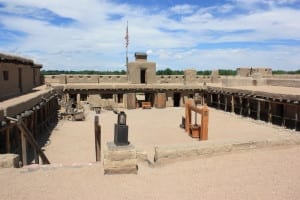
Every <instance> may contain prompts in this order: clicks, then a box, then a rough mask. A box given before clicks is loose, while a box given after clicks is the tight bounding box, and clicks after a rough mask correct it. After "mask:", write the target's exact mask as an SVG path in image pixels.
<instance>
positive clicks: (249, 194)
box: [0, 147, 300, 200]
mask: <svg viewBox="0 0 300 200" xmlns="http://www.w3.org/2000/svg"><path fill="white" fill-rule="evenodd" d="M299 169H300V147H294V148H288V149H272V150H259V151H251V152H242V153H234V154H227V155H222V156H214V157H209V158H205V157H204V158H199V159H197V160H190V161H185V162H177V163H175V164H171V165H167V166H165V167H158V168H149V167H147V166H144V165H141V166H140V169H139V173H138V175H110V176H104V175H103V168H102V166H101V165H92V166H81V167H79V166H77V167H76V166H73V167H67V166H64V167H61V168H55V167H50V166H48V167H47V168H30V169H1V170H0V180H1V187H0V196H1V199H4V200H6V199H14V200H16V199H24V200H26V199H50V200H51V199H53V200H57V199H66V200H67V199H72V200H74V199H75V200H76V199H78V200H79V199H164V200H166V199H172V200H173V199H180V200H185V199H208V200H209V199H224V200H225V199H230V200H234V199H251V200H253V199H277V200H279V199H282V200H286V199H289V200H291V199H295V200H296V199H299V198H300V173H299Z"/></svg>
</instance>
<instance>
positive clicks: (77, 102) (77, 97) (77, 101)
mask: <svg viewBox="0 0 300 200" xmlns="http://www.w3.org/2000/svg"><path fill="white" fill-rule="evenodd" d="M79 106H80V93H77V96H76V107H77V108H79Z"/></svg>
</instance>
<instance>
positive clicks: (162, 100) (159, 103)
mask: <svg viewBox="0 0 300 200" xmlns="http://www.w3.org/2000/svg"><path fill="white" fill-rule="evenodd" d="M166 101H167V95H166V93H157V94H156V108H165V107H166Z"/></svg>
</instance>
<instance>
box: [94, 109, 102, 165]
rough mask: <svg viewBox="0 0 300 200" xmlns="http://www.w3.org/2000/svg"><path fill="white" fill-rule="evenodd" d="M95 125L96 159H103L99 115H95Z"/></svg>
mask: <svg viewBox="0 0 300 200" xmlns="http://www.w3.org/2000/svg"><path fill="white" fill-rule="evenodd" d="M94 126H95V151H96V161H100V160H101V126H100V125H99V116H98V115H96V116H95V121H94Z"/></svg>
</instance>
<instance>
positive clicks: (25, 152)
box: [20, 130, 28, 166]
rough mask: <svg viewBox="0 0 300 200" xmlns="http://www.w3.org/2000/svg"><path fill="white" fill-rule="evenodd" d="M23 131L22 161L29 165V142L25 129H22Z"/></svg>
mask: <svg viewBox="0 0 300 200" xmlns="http://www.w3.org/2000/svg"><path fill="white" fill-rule="evenodd" d="M20 132H21V147H22V163H23V166H24V165H27V164H28V163H27V142H26V138H25V133H24V131H23V130H20Z"/></svg>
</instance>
